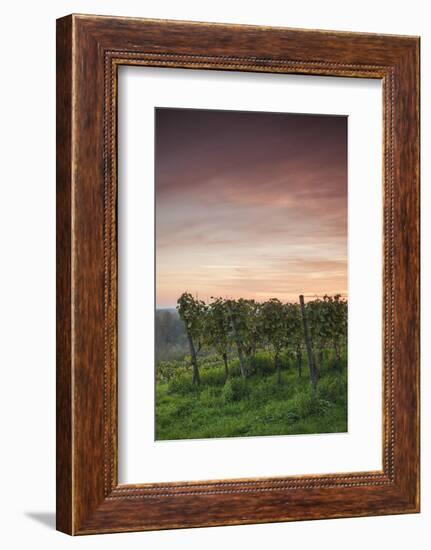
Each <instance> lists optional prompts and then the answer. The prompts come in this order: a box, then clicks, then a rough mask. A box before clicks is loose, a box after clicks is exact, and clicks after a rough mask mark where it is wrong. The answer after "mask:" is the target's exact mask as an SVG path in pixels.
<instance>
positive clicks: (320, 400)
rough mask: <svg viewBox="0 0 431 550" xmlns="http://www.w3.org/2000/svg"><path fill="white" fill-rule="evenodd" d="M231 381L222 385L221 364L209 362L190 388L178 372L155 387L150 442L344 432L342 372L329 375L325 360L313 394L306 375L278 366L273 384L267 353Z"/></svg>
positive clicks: (234, 371) (344, 375)
mask: <svg viewBox="0 0 431 550" xmlns="http://www.w3.org/2000/svg"><path fill="white" fill-rule="evenodd" d="M231 367H232V368H231V371H232V374H233V376H231V377H230V379H228V380H227V382H226V383H225V378H224V370H223V366H222V365H221V364H218V362H216V361H214V360H212V362H211V366H210V368H202V369H201V384H200V385H199V387H195V386H193V385H192V384H191V375H190V373H188V372H182V373H181V374H179V375H178V376H175V377H173V378H172V379H171V380H170V381H169V382H166V383H162V382H158V383H157V385H156V439H157V440H174V439H202V438H214V437H239V436H241V437H245V436H261V435H294V434H319V433H334V432H346V431H347V367H346V360H345V359H344V360H343V362H342V365H341V368H340V370H335V369H334V367H333V362H332V361H331V360H330V358H328V357H325V360H324V363H323V366H322V368H321V373H320V379H319V383H318V391H317V394H316V395H313V393H312V391H311V387H310V381H309V377H308V372H307V370H306V368H305V365H304V366H303V373H302V377H301V378H300V377H299V376H298V373H297V371H296V369H295V368H294V367H293V366H292V365H290V364H289V362H288V361H285V362H284V368H283V370H282V382H281V384H278V383H277V377H276V374H275V373H274V371H273V368H272V358H271V356H270V354H269V353H266V352H262V353H261V354H259V355H258V357H257V360H256V363H255V368H254V372H253V374H252V375H250V376H249V377H248V378H247V379H243V378H241V377H240V376H239V372H238V365H237V364H236V362H235V361H233V362H232V365H231Z"/></svg>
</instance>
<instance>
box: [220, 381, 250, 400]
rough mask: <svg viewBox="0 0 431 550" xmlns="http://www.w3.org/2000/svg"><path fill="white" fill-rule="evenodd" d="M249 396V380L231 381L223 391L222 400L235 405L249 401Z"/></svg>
mask: <svg viewBox="0 0 431 550" xmlns="http://www.w3.org/2000/svg"><path fill="white" fill-rule="evenodd" d="M249 394H250V391H249V387H248V384H247V380H244V378H231V379H229V380H228V381H227V382H226V384H225V385H224V387H223V390H222V398H223V401H224V402H225V403H234V402H235V401H240V400H241V399H247V398H248V396H249Z"/></svg>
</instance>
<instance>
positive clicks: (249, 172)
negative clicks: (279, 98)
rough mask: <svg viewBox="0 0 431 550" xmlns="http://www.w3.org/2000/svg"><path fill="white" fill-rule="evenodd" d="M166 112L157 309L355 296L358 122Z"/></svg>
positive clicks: (161, 129) (160, 130)
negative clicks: (350, 281)
mask: <svg viewBox="0 0 431 550" xmlns="http://www.w3.org/2000/svg"><path fill="white" fill-rule="evenodd" d="M155 116H156V134H155V140H156V150H155V151H156V152H155V155H156V157H155V174H156V178H155V186H156V305H157V307H159V308H163V307H175V305H176V301H177V299H178V297H179V296H180V295H181V293H182V292H185V291H188V292H191V293H192V294H193V295H195V296H198V297H199V298H201V299H203V300H209V299H210V298H211V297H212V296H222V297H228V298H240V297H242V298H253V299H255V300H266V299H268V298H271V297H275V298H279V299H280V300H281V301H297V300H298V296H299V294H305V295H322V294H335V293H343V294H344V293H347V117H343V116H328V115H298V114H286V113H263V112H240V111H217V110H200V109H169V108H157V109H156V115H155Z"/></svg>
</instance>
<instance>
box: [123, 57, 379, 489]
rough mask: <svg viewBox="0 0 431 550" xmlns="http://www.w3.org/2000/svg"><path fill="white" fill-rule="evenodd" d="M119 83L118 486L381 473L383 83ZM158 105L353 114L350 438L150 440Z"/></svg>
mask: <svg viewBox="0 0 431 550" xmlns="http://www.w3.org/2000/svg"><path fill="white" fill-rule="evenodd" d="M119 79H120V80H119V93H118V98H119V127H118V128H119V140H118V151H119V162H118V166H119V233H118V235H119V243H120V244H119V268H118V273H119V425H120V430H119V450H120V456H119V480H120V482H122V483H144V482H157V481H184V480H188V479H189V480H190V479H191V480H206V479H227V478H230V479H232V478H239V477H259V476H262V477H265V476H271V477H272V476H274V477H275V476H283V475H299V474H312V473H331V472H332V473H336V472H337V473H339V472H358V471H370V470H381V469H382V433H381V427H382V419H381V411H382V403H381V396H382V389H381V380H382V365H381V349H382V341H381V334H382V306H381V304H382V300H381V281H382V272H381V268H382V241H381V238H380V236H381V234H382V198H383V195H382V186H381V175H382V151H381V143H382V88H381V82H380V81H379V80H362V79H352V78H330V77H328V78H322V77H317V76H316V77H309V76H308V77H305V76H298V75H289V76H286V75H280V74H275V75H265V74H250V73H242V74H238V73H230V72H221V71H184V70H183V69H177V70H173V69H160V68H147V67H121V68H120V72H119ZM155 106H158V107H169V106H175V107H181V108H200V109H230V110H245V111H251V110H258V111H265V110H271V111H274V112H282V111H283V110H284V111H285V110H289V111H290V112H296V113H306V112H312V113H320V114H330V115H335V114H338V115H346V114H348V157H349V158H348V171H349V183H348V185H349V192H348V197H349V198H348V201H349V376H348V380H349V398H348V402H349V410H348V423H349V425H348V433H344V434H341V433H339V434H323V435H317V434H316V435H298V436H295V437H292V436H291V437H283V436H281V437H276V436H273V437H268V436H267V437H265V438H262V437H247V438H244V437H243V438H218V439H204V440H194V441H191V440H184V441H154V358H153V355H152V354H151V352H150V350H153V349H154V286H153V283H154V281H153V279H152V278H153V276H154V268H153V262H154V246H153V243H154V184H153V182H154V162H153V159H154V107H155ZM364 158H366V159H367V162H364ZM364 210H366V212H367V223H366V224H365V225H364V223H363V221H364V216H363V212H364ZM142 235H145V236H146V240H145V245H144V246H143V243H142ZM376 235H377V238H376ZM142 281H147V284H146V285H142ZM364 342H367V349H366V351H365V349H364V345H363V344H364ZM364 395H366V396H367V406H366V407H364ZM172 456H175V460H172Z"/></svg>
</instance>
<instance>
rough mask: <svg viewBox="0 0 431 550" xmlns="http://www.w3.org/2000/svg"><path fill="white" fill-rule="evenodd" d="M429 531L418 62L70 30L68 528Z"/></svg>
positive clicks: (364, 39) (64, 195)
mask: <svg viewBox="0 0 431 550" xmlns="http://www.w3.org/2000/svg"><path fill="white" fill-rule="evenodd" d="M334 77H335V78H334ZM418 511H419V38H417V37H410V36H392V35H391V36H389V35H377V34H358V33H344V32H335V31H334V32H333V31H315V30H313V31H311V30H297V29H288V28H269V27H256V26H239V25H224V24H214V23H211V24H210V23H193V22H181V21H158V20H150V19H131V18H118V17H99V16H90V15H70V16H67V17H64V18H62V19H59V20H58V21H57V528H58V529H59V530H60V531H63V532H65V533H68V534H72V535H81V534H92V533H105V532H119V531H140V530H151V529H169V528H181V527H202V526H215V525H232V524H244V523H263V522H275V521H292V520H306V519H322V518H339V517H349V516H370V515H384V514H400V513H414V512H418Z"/></svg>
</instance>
